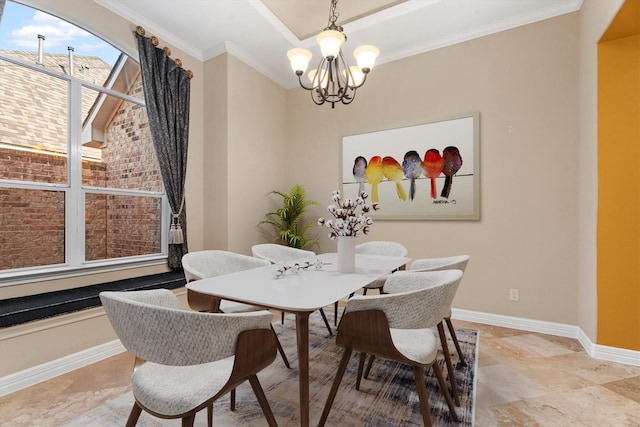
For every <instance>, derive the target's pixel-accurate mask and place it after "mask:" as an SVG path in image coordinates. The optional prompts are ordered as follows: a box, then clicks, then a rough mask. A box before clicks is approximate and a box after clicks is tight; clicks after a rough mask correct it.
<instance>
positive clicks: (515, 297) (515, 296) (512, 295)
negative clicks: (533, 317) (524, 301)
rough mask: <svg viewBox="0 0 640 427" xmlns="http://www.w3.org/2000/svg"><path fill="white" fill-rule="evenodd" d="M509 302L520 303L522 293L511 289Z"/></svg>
mask: <svg viewBox="0 0 640 427" xmlns="http://www.w3.org/2000/svg"><path fill="white" fill-rule="evenodd" d="M509 300H511V301H520V291H518V290H517V289H509Z"/></svg>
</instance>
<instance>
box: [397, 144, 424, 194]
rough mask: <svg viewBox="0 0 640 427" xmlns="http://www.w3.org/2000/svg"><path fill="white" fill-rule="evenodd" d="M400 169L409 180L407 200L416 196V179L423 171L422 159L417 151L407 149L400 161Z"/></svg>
mask: <svg viewBox="0 0 640 427" xmlns="http://www.w3.org/2000/svg"><path fill="white" fill-rule="evenodd" d="M402 171H403V173H404V176H406V177H407V179H408V180H409V200H413V199H414V198H415V196H416V179H418V178H420V175H422V174H423V173H424V168H423V165H422V159H421V158H420V155H419V154H418V152H417V151H414V150H411V151H407V152H406V153H405V155H404V160H403V161H402Z"/></svg>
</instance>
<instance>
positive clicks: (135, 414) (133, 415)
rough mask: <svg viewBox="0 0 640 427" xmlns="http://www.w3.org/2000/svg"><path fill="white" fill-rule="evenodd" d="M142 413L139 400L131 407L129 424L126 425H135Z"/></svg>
mask: <svg viewBox="0 0 640 427" xmlns="http://www.w3.org/2000/svg"><path fill="white" fill-rule="evenodd" d="M141 413H142V408H141V407H140V405H138V402H134V403H133V408H131V412H130V413H129V418H127V424H125V425H126V427H135V425H136V423H137V422H138V418H140V414H141Z"/></svg>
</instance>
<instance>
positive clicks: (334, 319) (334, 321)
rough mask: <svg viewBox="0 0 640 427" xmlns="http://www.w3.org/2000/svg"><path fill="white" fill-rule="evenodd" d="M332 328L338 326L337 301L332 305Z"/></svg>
mask: <svg viewBox="0 0 640 427" xmlns="http://www.w3.org/2000/svg"><path fill="white" fill-rule="evenodd" d="M333 326H338V301H336V302H335V303H334V304H333Z"/></svg>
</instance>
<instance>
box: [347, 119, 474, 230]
mask: <svg viewBox="0 0 640 427" xmlns="http://www.w3.org/2000/svg"><path fill="white" fill-rule="evenodd" d="M479 116H480V114H479V113H478V112H474V113H467V114H461V115H457V116H454V117H449V118H446V119H442V120H438V121H433V122H429V123H423V124H419V125H415V126H407V127H402V128H397V129H388V130H382V131H377V132H370V133H364V134H359V135H350V136H345V137H344V138H343V139H342V168H341V174H342V176H341V183H342V194H343V196H344V197H352V198H353V197H356V196H357V194H358V193H359V192H360V191H365V192H367V193H368V194H369V195H370V196H371V198H370V201H371V202H375V203H378V204H379V206H380V209H379V210H378V211H377V212H375V213H374V214H372V217H374V218H375V219H379V220H385V219H389V220H398V219H406V220H428V219H434V220H478V219H480V200H479V187H480V185H479V183H480V176H479V173H480V170H479V169H480V168H479V165H480V161H479V134H480V133H479Z"/></svg>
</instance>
